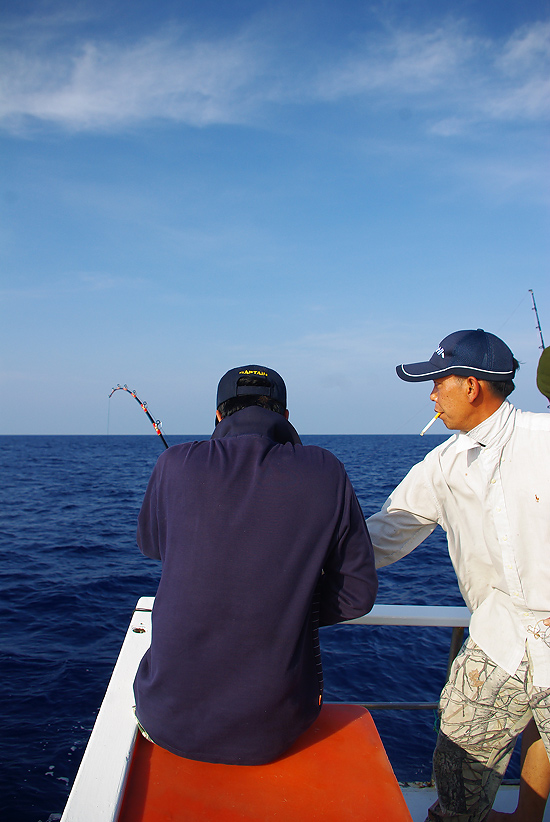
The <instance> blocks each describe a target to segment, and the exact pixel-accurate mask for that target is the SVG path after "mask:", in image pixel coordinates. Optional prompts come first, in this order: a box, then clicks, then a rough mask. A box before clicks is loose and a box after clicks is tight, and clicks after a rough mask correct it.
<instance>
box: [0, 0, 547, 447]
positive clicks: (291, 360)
mask: <svg viewBox="0 0 550 822" xmlns="http://www.w3.org/2000/svg"><path fill="white" fill-rule="evenodd" d="M0 24H1V27H0V38H1V43H0V47H1V48H0V70H1V75H2V78H3V79H2V83H1V85H0V141H1V151H2V157H3V163H2V169H1V172H0V175H1V176H0V215H1V216H0V270H1V272H2V274H1V283H0V295H1V298H0V310H1V314H0V329H1V330H0V333H1V335H2V346H1V352H2V353H1V359H0V380H1V381H0V386H1V390H2V402H1V406H0V408H1V410H0V433H5V434H20V433H21V434H45V433H53V434H56V433H68V434H72V433H83V434H95V433H98V434H104V433H106V431H107V419H108V414H109V430H110V432H111V433H143V434H148V433H150V430H151V432H152V429H150V426H149V423H148V422H147V420H146V418H145V417H144V415H143V414H142V413H141V412H140V410H139V408H138V407H137V405H136V404H135V403H134V402H133V400H131V398H130V397H128V396H126V395H124V394H122V393H121V392H118V393H117V394H115V395H114V397H113V398H112V399H111V401H110V403H109V401H108V400H107V397H108V394H109V391H110V390H111V388H112V387H113V386H115V385H116V384H117V383H126V384H128V386H129V387H130V388H133V389H135V390H136V391H137V393H138V394H139V395H140V396H141V397H142V399H145V400H147V401H148V404H149V407H150V409H151V411H152V413H153V415H154V416H155V417H158V418H160V419H161V420H162V421H163V424H164V430H165V431H166V433H169V434H180V433H208V432H209V431H210V430H211V427H212V420H213V409H214V405H215V388H216V384H217V381H218V379H219V377H220V376H221V375H222V374H223V373H224V372H225V371H226V370H227V369H228V368H231V367H234V366H236V365H241V364H247V363H260V364H266V365H269V366H271V367H273V368H275V369H277V370H278V371H280V373H281V374H282V375H283V377H284V378H285V380H286V382H287V386H288V393H289V409H290V414H291V420H292V421H293V422H294V424H295V425H296V427H297V428H298V430H299V431H301V432H303V433H366V434H369V433H415V432H418V431H419V430H420V429H421V428H422V427H423V426H424V424H425V423H426V422H427V421H428V420H429V419H430V417H431V415H432V405H431V403H430V402H429V397H428V395H429V387H430V384H429V383H423V384H416V385H410V384H406V383H403V382H401V381H400V380H399V379H398V378H397V376H396V375H395V370H394V369H395V365H396V364H397V363H400V362H411V361H415V360H420V359H426V358H427V357H429V356H430V355H431V354H432V352H433V351H434V349H435V348H436V347H437V345H438V343H439V341H440V340H441V338H442V337H444V336H446V335H447V334H449V333H451V332H452V331H455V330H458V329H462V328H477V327H482V328H485V329H487V330H489V331H492V332H493V333H496V334H498V335H499V336H501V337H502V338H503V339H505V340H506V341H507V342H508V344H509V345H510V347H511V348H512V349H513V351H514V353H515V354H516V356H517V357H518V359H519V360H520V361H521V362H522V369H521V371H520V374H519V375H518V379H517V386H518V387H517V390H516V392H515V394H514V396H513V399H514V401H515V403H516V404H517V405H518V406H519V407H522V408H525V409H527V410H533V411H544V410H545V409H546V402H545V400H544V398H543V397H542V396H541V395H540V394H539V393H538V392H537V389H536V386H535V370H536V363H537V359H538V355H539V353H540V350H539V344H540V340H539V337H538V333H537V331H536V328H535V317H534V313H533V311H532V308H531V298H530V294H529V289H530V288H532V289H534V292H535V296H536V300H537V305H538V309H539V314H540V319H541V324H542V330H543V333H545V334H546V339H545V342H546V344H547V345H548V344H550V276H549V266H548V262H549V241H548V236H549V235H548V216H549V209H548V201H549V192H550V187H549V179H548V177H549V175H548V170H549V164H548V159H549V158H548V120H549V115H550V59H549V58H550V3H549V2H547V1H545V2H537V0H530V2H528V3H525V2H520V0H512V2H506V3H502V1H501V0H464V2H460V0H459V1H457V2H441V0H433V2H428V0H426V2H424V1H423V0H416V2H398V0H382V1H381V2H358V0H338V2H335V1H334V0H333V1H332V2H327V0H317V1H316V2H309V1H308V0H293V2H285V0H274V2H262V0H255V2H251V0H224V2H221V0H218V1H217V2H212V0H201V1H200V2H198V0H197V2H195V1H194V0H193V1H192V2H191V0H189V2H185V0H180V2H172V1H171V0H157V1H156V2H154V3H153V2H143V1H140V0H132V2H109V3H106V2H102V0H95V2H94V3H91V2H90V3H88V2H74V0H73V2H70V3H68V2H56V0H52V2H37V1H36V0H34V2H32V3H31V2H25V0H18V1H17V2H15V1H14V0H8V1H7V2H4V4H3V7H2V12H1V17H0ZM109 408H110V412H109V410H108V409H109ZM149 429H150V430H149ZM443 431H444V427H443V425H442V424H441V423H439V422H438V423H436V424H435V425H434V427H433V428H432V432H434V433H441V432H443ZM152 435H154V432H153V433H152Z"/></svg>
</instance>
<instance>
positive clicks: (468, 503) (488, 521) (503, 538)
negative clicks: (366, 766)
mask: <svg viewBox="0 0 550 822" xmlns="http://www.w3.org/2000/svg"><path fill="white" fill-rule="evenodd" d="M437 524H439V525H441V527H442V528H443V530H444V531H445V532H446V534H447V542H448V546H449V554H450V557H451V560H452V563H453V566H454V569H455V571H456V575H457V577H458V583H459V586H460V590H461V593H462V596H463V597H464V600H465V602H466V605H467V606H468V608H469V609H470V610H471V611H472V619H471V622H470V635H471V637H472V639H473V640H474V642H476V643H477V645H479V646H480V648H482V649H483V650H484V651H485V653H486V654H488V656H489V657H490V658H491V659H492V660H493V661H494V662H496V663H497V665H500V667H502V668H504V670H506V671H507V672H508V673H510V674H513V673H515V671H516V669H517V667H518V665H519V663H520V661H521V659H522V657H523V654H524V652H525V644H526V643H527V648H528V650H529V654H530V658H531V664H532V673H533V681H534V684H535V685H537V686H539V687H545V688H546V687H550V628H546V629H545V626H544V625H542V620H543V619H545V618H547V617H548V616H550V414H532V413H529V412H525V411H519V410H518V409H516V408H514V406H513V405H511V404H510V403H509V402H508V401H505V402H503V404H502V405H501V406H500V408H498V409H497V411H495V413H494V414H492V416H490V417H489V418H488V419H486V420H484V422H482V423H481V424H480V425H478V426H477V427H476V428H474V429H472V431H469V432H468V433H460V434H454V435H453V436H452V437H451V438H450V439H449V440H447V441H446V442H444V443H442V444H441V445H439V446H438V447H437V448H435V449H434V450H433V451H430V453H429V454H428V455H427V456H426V457H425V459H424V460H423V461H422V462H420V463H418V464H417V465H415V466H414V467H413V468H412V469H411V471H409V473H408V474H407V476H406V477H405V479H404V480H403V481H402V482H401V483H400V484H399V485H398V486H397V488H396V489H395V491H393V493H392V494H390V496H389V497H388V499H387V500H386V502H385V504H384V507H383V508H382V510H381V511H380V513H378V514H374V516H372V517H370V518H369V519H368V520H367V525H368V529H369V533H370V536H371V539H372V542H373V545H374V549H375V557H376V565H377V567H378V568H381V567H383V566H385V565H390V564H391V563H392V562H395V561H396V560H398V559H400V558H401V557H403V556H405V555H406V554H408V553H410V552H411V551H412V550H413V549H414V548H416V546H417V545H419V544H420V543H421V542H422V541H423V540H425V539H426V537H427V536H429V534H431V532H432V531H433V530H434V528H435V527H436V525H437ZM537 634H538V636H537Z"/></svg>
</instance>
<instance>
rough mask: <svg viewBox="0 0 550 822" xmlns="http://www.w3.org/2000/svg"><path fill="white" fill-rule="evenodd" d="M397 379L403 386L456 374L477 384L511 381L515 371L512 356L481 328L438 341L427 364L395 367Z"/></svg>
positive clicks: (420, 363)
mask: <svg viewBox="0 0 550 822" xmlns="http://www.w3.org/2000/svg"><path fill="white" fill-rule="evenodd" d="M395 370H396V371H397V376H398V377H401V379H402V380H406V381H407V382H421V381H423V380H436V379H439V377H447V376H448V375H449V374H456V375H457V376H459V377H476V378H477V379H478V380H489V381H492V382H500V381H501V380H502V381H504V380H511V379H513V378H514V374H515V371H516V368H515V364H514V355H513V354H512V352H511V351H510V349H509V348H508V346H507V345H506V343H504V342H502V340H501V339H499V337H495V335H494V334H490V333H489V332H488V331H483V329H482V328H478V329H477V330H469V331H455V332H454V334H449V336H448V337H445V339H444V340H441V342H440V343H439V347H438V348H437V349H436V351H434V353H433V354H432V356H431V357H430V359H429V360H428V362H413V363H409V364H408V365H398V366H397V367H396V369H395Z"/></svg>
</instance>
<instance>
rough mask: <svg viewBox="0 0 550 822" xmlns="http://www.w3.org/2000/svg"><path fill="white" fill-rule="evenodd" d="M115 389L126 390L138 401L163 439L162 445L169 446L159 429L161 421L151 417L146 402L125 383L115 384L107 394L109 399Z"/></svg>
mask: <svg viewBox="0 0 550 822" xmlns="http://www.w3.org/2000/svg"><path fill="white" fill-rule="evenodd" d="M115 391H126V392H127V393H128V394H130V395H131V396H132V397H133V398H134V399H135V400H136V402H138V403H139V404H140V406H141V408H142V410H143V411H145V413H146V414H147V417H148V418H149V421H150V422H151V423H152V425H153V428H154V429H155V431H156V432H157V434H158V435H159V437H160V438H161V440H162V441H163V443H164V447H165V448H169V447H170V446H169V445H168V443H167V442H166V440H165V439H164V437H163V436H162V431H161V430H160V429H161V428H162V423H161V421H160V420H155V419H153V417H152V416H151V414H150V413H149V409H148V408H147V403H146V402H145V401H143V402H142V401H141V400H140V398H139V397H138V395H137V394H136V392H135V391H131V390H130V388H128V386H127V385H120V383H119V384H118V385H117V387H116V388H113V390H112V391H111V393H110V394H109V399H111V397H112V396H113V394H114V393H115Z"/></svg>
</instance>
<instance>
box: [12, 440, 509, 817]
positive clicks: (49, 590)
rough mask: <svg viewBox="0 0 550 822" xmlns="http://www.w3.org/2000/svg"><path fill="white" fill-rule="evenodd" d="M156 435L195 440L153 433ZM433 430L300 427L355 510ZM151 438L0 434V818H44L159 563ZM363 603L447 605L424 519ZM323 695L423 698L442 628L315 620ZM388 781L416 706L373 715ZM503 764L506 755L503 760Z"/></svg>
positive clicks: (450, 596) (418, 729)
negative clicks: (143, 525) (349, 486)
mask: <svg viewBox="0 0 550 822" xmlns="http://www.w3.org/2000/svg"><path fill="white" fill-rule="evenodd" d="M167 439H168V441H169V443H170V444H175V443H177V442H184V441H186V440H189V439H204V437H193V436H180V437H176V436H174V437H168V438H167ZM443 439H444V437H440V436H426V437H423V438H420V437H419V436H310V437H307V436H306V437H303V441H304V443H305V444H315V445H321V446H323V447H324V448H327V449H328V450H330V451H332V452H333V453H334V454H335V455H336V456H337V457H338V458H339V459H340V460H341V461H342V462H343V463H344V465H345V466H346V468H347V471H348V473H349V475H350V477H351V480H352V482H353V485H354V487H355V490H356V492H357V495H358V497H359V501H360V503H361V505H362V507H363V511H364V512H365V514H366V515H369V514H371V513H374V512H375V511H377V510H378V509H379V508H380V507H381V505H382V504H383V502H384V500H385V499H386V497H387V496H388V494H389V493H390V491H391V490H392V489H393V488H394V486H395V485H396V484H397V483H398V482H399V481H400V480H401V479H402V478H403V476H404V475H405V474H406V473H407V471H408V470H409V468H410V467H411V466H412V465H413V464H414V463H415V462H417V461H418V460H420V459H422V458H423V456H424V455H425V454H426V453H427V451H429V450H431V448H433V447H434V446H435V445H437V444H438V443H439V442H441V441H442V440H443ZM161 450H162V443H161V441H160V439H159V438H158V437H156V436H154V434H153V435H151V436H128V437H125V436H111V437H109V436H104V437H101V436H94V437H92V436H90V437H85V436H60V437H43V436H34V437H30V436H29V437H25V436H18V437H6V436H4V437H0V467H1V476H2V484H1V488H0V498H1V503H0V535H1V550H2V562H1V565H0V609H1V619H2V629H3V630H2V634H1V639H0V687H1V690H0V693H1V694H2V697H3V698H2V701H1V707H0V714H1V715H0V728H1V731H0V733H1V748H2V759H1V764H0V768H1V772H0V818H1V819H2V820H5V822H39V820H40V822H48V820H49V822H54V821H55V820H58V819H59V818H60V815H61V813H62V810H63V807H64V804H65V801H66V798H67V796H68V793H69V790H70V787H71V784H72V782H73V780H74V777H75V774H76V771H77V769H78V765H79V763H80V759H81V757H82V754H83V752H84V748H85V746H86V742H87V740H88V737H89V734H90V730H91V728H92V725H93V722H94V719H95V717H96V714H97V711H98V709H99V706H100V704H101V700H102V697H103V694H104V692H105V688H106V686H107V683H108V681H109V677H110V674H111V671H112V668H113V665H114V662H115V660H116V657H117V654H118V651H119V649H120V646H121V643H122V640H123V638H124V634H125V633H126V629H127V626H128V623H129V621H130V617H131V614H132V610H133V608H134V605H135V603H136V601H137V599H138V597H140V596H152V595H154V594H155V591H156V587H157V584H158V580H159V577H160V564H158V563H156V562H153V561H152V560H148V559H145V558H144V557H143V556H142V555H141V554H140V552H139V551H138V549H137V547H136V544H135V530H136V518H137V513H138V511H139V507H140V504H141V499H142V496H143V493H144V491H145V487H146V484H147V481H148V478H149V475H150V473H151V470H152V468H153V466H154V464H155V461H156V459H157V457H158V455H159V453H160V451H161ZM379 578H380V592H379V596H378V602H381V603H402V604H413V605H430V604H433V605H462V604H463V602H462V598H461V596H460V593H459V591H458V586H457V584H456V581H455V578H454V573H453V570H452V567H451V565H450V562H449V559H448V555H447V551H446V541H445V536H444V534H443V532H442V531H441V529H439V528H438V529H436V531H435V532H434V533H433V534H432V536H431V537H430V538H429V539H428V540H426V542H425V543H424V544H423V545H421V546H420V547H419V548H417V549H416V551H414V552H413V553H412V554H411V555H410V556H409V557H406V558H405V559H403V560H402V561H400V562H398V563H396V564H395V565H393V566H391V567H389V568H387V569H383V570H382V571H381V572H380V577H379ZM321 633H322V647H323V660H324V670H325V686H326V690H325V699H327V700H351V701H359V700H360V701H401V700H407V701H414V700H416V701H423V702H424V701H436V700H437V698H438V695H439V691H440V689H441V687H442V685H443V682H444V679H445V671H446V664H447V654H448V648H449V642H450V634H451V629H444V628H406V627H401V628H386V627H373V628H369V627H367V626H364V627H359V628H350V627H349V626H336V627H332V628H325V629H323V630H322V632H321ZM373 716H374V719H375V722H376V724H377V726H378V730H379V732H380V735H381V736H382V739H383V741H384V744H385V746H386V749H387V751H388V754H389V757H390V760H391V761H392V764H393V766H394V770H395V771H396V774H397V776H398V778H399V779H410V780H413V779H428V778H429V776H430V773H431V761H430V759H431V753H432V750H433V746H434V742H435V736H436V734H435V730H434V722H435V717H434V714H433V713H432V712H431V711H413V712H406V711H397V712H395V711H392V712H388V711H376V712H374V713H373ZM513 767H514V769H515V772H517V755H516V757H515V761H514V765H513Z"/></svg>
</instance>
